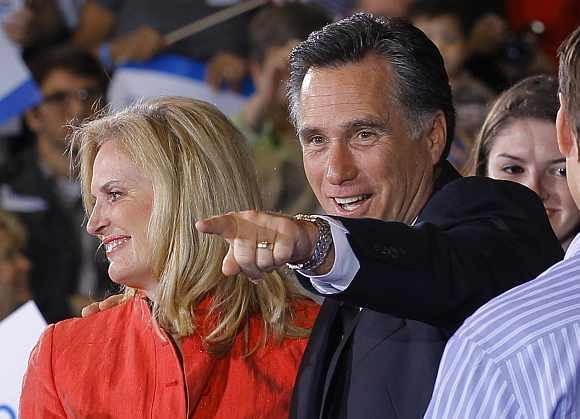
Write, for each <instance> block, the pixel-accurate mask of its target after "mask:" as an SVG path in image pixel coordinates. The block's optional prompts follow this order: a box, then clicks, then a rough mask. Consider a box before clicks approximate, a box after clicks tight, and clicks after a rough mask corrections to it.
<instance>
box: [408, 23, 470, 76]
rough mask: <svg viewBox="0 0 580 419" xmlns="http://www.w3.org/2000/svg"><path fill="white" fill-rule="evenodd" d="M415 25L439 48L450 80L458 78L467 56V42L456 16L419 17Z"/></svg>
mask: <svg viewBox="0 0 580 419" xmlns="http://www.w3.org/2000/svg"><path fill="white" fill-rule="evenodd" d="M413 25H415V26H416V27H418V28H419V29H421V30H422V31H423V32H424V33H425V35H427V36H428V37H429V39H430V40H431V41H433V43H434V44H435V45H436V46H437V48H438V49H439V52H440V53H441V55H442V56H443V61H444V62H445V69H446V70H447V74H448V75H449V79H453V78H455V77H457V76H458V75H459V74H460V73H461V72H462V70H463V63H464V61H465V57H466V54H467V42H466V40H465V34H464V33H463V29H462V27H461V22H459V19H458V18H457V17H456V16H453V15H441V16H435V17H430V16H417V17H416V18H415V19H413Z"/></svg>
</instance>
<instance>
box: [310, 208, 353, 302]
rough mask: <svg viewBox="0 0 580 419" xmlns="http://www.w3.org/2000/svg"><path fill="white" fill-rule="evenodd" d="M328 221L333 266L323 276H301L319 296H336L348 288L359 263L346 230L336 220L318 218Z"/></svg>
mask: <svg viewBox="0 0 580 419" xmlns="http://www.w3.org/2000/svg"><path fill="white" fill-rule="evenodd" d="M318 217H320V218H323V219H324V220H326V221H328V224H330V233H331V234H332V241H333V245H334V264H333V265H332V269H331V270H330V272H328V273H327V274H324V275H314V276H310V275H306V274H304V273H303V272H300V271H299V272H300V273H301V274H302V275H304V276H306V277H308V278H310V282H311V283H312V286H313V287H314V288H315V289H316V290H317V291H318V292H319V293H321V294H337V293H339V292H341V291H344V290H345V289H347V288H348V286H349V285H350V283H351V282H352V280H353V279H354V277H355V276H356V274H357V272H358V270H359V269H360V262H359V261H358V259H357V258H356V256H355V254H354V252H353V251H352V248H351V247H350V243H349V242H348V239H347V238H346V235H347V234H349V233H348V230H347V229H346V228H345V227H344V225H342V223H341V222H340V221H338V220H335V219H334V218H331V217H325V216H318Z"/></svg>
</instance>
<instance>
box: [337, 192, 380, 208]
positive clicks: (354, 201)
mask: <svg viewBox="0 0 580 419" xmlns="http://www.w3.org/2000/svg"><path fill="white" fill-rule="evenodd" d="M370 197H371V195H370V194H363V195H354V196H347V197H342V198H338V197H335V198H333V199H334V202H336V203H337V205H338V206H340V208H342V209H343V210H344V211H354V210H355V209H357V208H358V207H360V206H361V204H362V203H363V202H364V201H366V200H367V199H369V198H370Z"/></svg>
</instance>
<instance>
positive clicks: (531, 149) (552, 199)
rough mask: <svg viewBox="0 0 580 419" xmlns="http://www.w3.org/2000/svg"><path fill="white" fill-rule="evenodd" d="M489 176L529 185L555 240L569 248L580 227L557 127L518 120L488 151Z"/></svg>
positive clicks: (506, 128)
mask: <svg viewBox="0 0 580 419" xmlns="http://www.w3.org/2000/svg"><path fill="white" fill-rule="evenodd" d="M487 175H488V176H489V177H492V178H494V179H502V180H511V181H513V182H517V183H521V184H522V185H525V186H527V187H528V188H530V189H531V190H533V191H534V192H536V194H537V195H538V196H539V197H540V198H541V200H542V203H543V204H544V207H545V208H546V213H547V215H548V218H549V219H550V224H551V225H552V229H553V230H554V232H555V233H556V237H558V240H560V243H562V247H564V249H566V248H567V247H568V244H569V243H570V241H571V240H572V239H573V238H574V236H575V234H576V232H577V231H578V227H579V225H580V211H579V210H578V208H577V207H576V204H575V203H574V200H573V199H572V195H571V194H570V190H569V189H568V185H567V183H566V161H565V159H564V157H563V156H562V154H561V153H560V151H559V150H558V144H557V142H556V124H555V123H554V122H551V121H544V120H539V119H529V118H527V119H518V120H514V121H513V122H511V123H510V124H508V125H507V126H506V127H505V128H504V129H502V130H501V131H500V132H499V134H498V135H497V136H496V138H495V140H494V143H493V145H492V148H491V150H490V152H489V157H488V163H487Z"/></svg>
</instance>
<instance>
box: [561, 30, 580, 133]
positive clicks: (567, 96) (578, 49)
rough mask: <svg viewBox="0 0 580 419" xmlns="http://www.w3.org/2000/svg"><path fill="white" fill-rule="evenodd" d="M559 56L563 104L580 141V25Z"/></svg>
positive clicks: (567, 39) (563, 45)
mask: <svg viewBox="0 0 580 419" xmlns="http://www.w3.org/2000/svg"><path fill="white" fill-rule="evenodd" d="M558 57H559V58H560V60H559V61H560V63H559V73H558V78H559V79H560V88H559V90H560V93H562V96H564V103H563V106H564V109H565V110H566V113H567V114H568V116H569V118H570V124H571V125H572V129H574V130H575V134H576V139H577V141H579V142H580V26H579V27H578V28H576V30H575V31H574V32H572V33H571V34H570V36H568V38H566V40H565V41H564V42H563V43H562V45H560V48H559V50H558Z"/></svg>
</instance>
